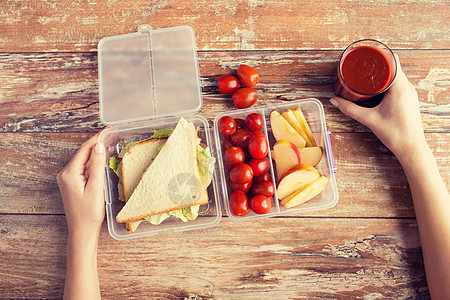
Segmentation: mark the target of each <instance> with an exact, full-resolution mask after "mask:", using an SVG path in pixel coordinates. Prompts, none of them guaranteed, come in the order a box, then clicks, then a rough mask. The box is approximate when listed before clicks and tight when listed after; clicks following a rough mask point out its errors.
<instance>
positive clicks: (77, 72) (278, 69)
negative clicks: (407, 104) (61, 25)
mask: <svg viewBox="0 0 450 300" xmlns="http://www.w3.org/2000/svg"><path fill="white" fill-rule="evenodd" d="M398 54H399V56H400V58H401V61H402V63H403V64H404V71H405V73H406V75H407V76H408V77H409V78H410V80H411V82H412V83H413V84H414V86H415V87H416V89H417V91H418V93H419V97H420V101H421V111H422V119H423V124H424V128H425V130H426V131H427V132H450V117H449V116H450V106H449V103H450V82H449V80H448V78H449V76H450V69H449V65H450V56H449V55H448V52H447V51H406V50H402V51H398ZM339 55H340V52H339V51H287V52H284V51H283V52H279V51H253V52H200V53H199V64H200V75H201V84H202V88H203V98H204V107H203V110H202V111H200V114H201V115H203V116H204V117H206V118H207V119H208V120H210V121H211V120H213V119H214V117H215V116H216V115H217V114H218V113H219V112H222V111H225V110H231V109H234V106H233V103H232V101H231V99H230V97H229V96H224V95H221V94H220V93H219V92H218V89H217V84H216V82H217V79H218V78H219V77H220V76H222V75H223V74H232V73H233V70H236V68H237V67H238V66H239V65H240V64H249V65H252V66H255V67H256V68H257V69H258V71H259V73H260V74H261V79H260V83H259V84H258V86H257V90H258V93H259V94H258V95H259V101H258V103H257V105H267V104H275V103H280V102H282V101H291V100H300V99H304V98H310V97H314V98H319V99H320V100H322V102H323V104H324V106H325V109H326V111H327V114H326V121H327V126H328V128H329V129H330V130H331V131H332V132H355V131H356V132H367V131H368V129H367V128H366V127H364V126H362V125H360V124H359V123H358V122H356V121H353V120H351V119H349V118H348V117H346V116H344V115H343V114H342V113H340V112H339V111H338V110H336V109H334V108H333V107H332V105H331V104H329V103H328V99H329V98H331V97H332V96H333V91H332V89H331V84H332V82H333V78H334V72H335V68H336V64H337V61H338V59H339ZM0 61H1V63H2V69H3V71H2V74H1V77H0V104H1V106H0V132H83V131H90V132H93V131H96V130H98V129H100V128H102V127H104V125H103V124H102V123H101V122H100V120H99V116H98V111H99V103H98V102H99V100H98V75H97V55H96V54H95V53H43V54H41V53H37V54H35V53H27V54H23V53H20V54H0ZM234 72H235V71H234Z"/></svg>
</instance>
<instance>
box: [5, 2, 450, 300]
mask: <svg viewBox="0 0 450 300" xmlns="http://www.w3.org/2000/svg"><path fill="white" fill-rule="evenodd" d="M449 15H450V5H448V1H445V0H444V1H443V0H432V1H423V0H409V1H406V0H399V1H366V0H356V1H343V0H342V1H333V0H325V1H296V0H287V1H278V0H241V1H233V2H232V1H226V0H214V1H207V0H200V1H196V0H183V1H173V0H163V1H157V0H150V1H147V0H145V1H144V0H121V1H117V0H96V1H94V0H89V1H80V0H76V1H69V0H61V1H56V0H45V1H44V0H43V1H39V0H29V1H19V0H5V1H1V3H0V153H1V154H0V254H1V255H0V299H61V298H62V293H63V285H64V273H65V243H66V239H67V228H66V221H65V216H64V209H63V206H62V203H61V198H60V195H59V190H58V186H57V184H56V181H55V176H56V174H57V173H58V171H59V170H61V169H62V168H63V167H64V165H65V164H66V163H67V162H68V161H69V160H70V158H71V157H72V155H73V154H74V153H75V152H76V150H77V149H78V147H79V145H80V144H81V143H82V142H83V141H84V140H86V139H87V138H88V137H90V136H91V135H92V134H93V133H94V132H97V131H98V130H99V129H101V128H103V127H104V126H105V125H104V124H102V122H101V120H100V118H99V113H98V112H99V96H98V90H99V86H98V71H97V68H98V65H97V44H98V42H99V41H100V39H102V38H103V37H107V36H113V35H119V34H127V33H133V32H136V31H137V28H138V27H139V25H142V24H149V25H151V26H152V27H153V28H167V27H172V26H181V25H188V26H191V27H192V28H193V29H194V31H195V34H196V43H197V48H198V58H199V67H200V76H201V78H200V80H201V85H202V96H203V100H204V103H203V108H202V110H201V111H200V112H199V114H201V115H202V116H204V117H205V118H206V119H207V120H208V121H209V123H210V124H212V121H213V119H214V117H215V116H216V115H217V114H218V113H220V112H222V111H227V110H231V109H234V106H233V104H232V101H231V100H230V97H229V96H224V95H221V94H220V93H219V92H218V89H217V86H216V81H217V79H218V78H219V77H220V76H222V75H224V74H233V72H235V70H236V68H237V67H238V66H239V65H241V64H248V65H251V66H253V67H255V68H256V69H257V70H258V72H259V74H260V76H261V78H260V83H259V84H258V86H257V90H258V95H259V101H258V103H257V105H266V104H277V103H285V102H287V101H292V100H299V99H303V98H309V97H314V98H317V99H319V100H320V101H321V102H322V103H323V105H324V110H325V118H326V122H327V127H328V129H329V130H330V131H331V132H332V134H331V143H332V148H333V153H334V158H335V163H336V166H337V169H338V171H337V174H336V180H337V187H338V191H339V202H338V204H337V205H336V206H335V207H334V208H332V209H329V210H323V211H316V212H308V213H303V214H294V215H289V216H285V217H275V218H268V219H259V220H252V221H248V222H234V221H233V220H231V219H230V218H228V217H226V214H225V211H223V215H224V216H223V218H222V220H221V222H220V223H219V224H218V225H217V226H216V227H213V228H209V229H203V230H195V231H188V232H167V233H164V234H161V235H157V236H153V237H151V238H143V239H137V240H129V241H122V242H119V241H116V240H114V239H112V238H111V237H110V235H109V233H108V230H107V226H106V222H105V223H104V224H103V227H102V232H101V236H100V244H99V249H98V257H99V258H98V259H99V272H100V285H101V289H102V296H103V298H104V299H305V298H306V299H312V298H327V299H352V298H357V299H381V298H383V299H386V298H390V299H428V298H429V294H428V288H427V283H426V279H425V272H424V266H423V262H422V253H421V247H420V241H419V234H418V228H417V224H416V220H415V214H414V207H413V203H412V199H411V194H410V192H409V187H408V183H407V181H406V177H405V175H404V173H403V171H402V169H401V166H400V164H399V163H398V161H397V159H396V158H395V157H394V156H393V155H392V153H391V152H390V151H389V150H388V149H387V148H386V147H384V146H383V145H382V144H381V143H380V142H379V140H378V139H377V138H376V137H375V136H374V135H373V134H372V133H371V132H370V130H368V128H366V127H365V126H363V125H361V124H359V123H357V122H355V121H353V120H351V119H350V118H348V117H346V116H345V115H343V114H342V113H341V112H340V111H339V110H337V109H336V108H334V107H333V106H332V105H330V104H329V102H328V99H329V98H330V97H332V96H333V92H332V89H331V83H332V82H333V79H334V76H335V69H336V65H337V62H338V59H339V56H340V54H341V53H342V51H343V49H344V48H345V47H346V46H347V45H348V44H350V43H351V42H353V41H355V40H358V39H361V38H375V39H378V40H380V41H382V42H385V43H386V44H387V45H388V46H390V47H391V48H392V49H393V50H394V51H395V52H396V53H397V54H398V55H399V56H400V61H401V64H402V66H403V70H404V72H405V73H406V75H407V77H408V78H409V80H410V81H411V83H412V84H413V85H414V87H415V88H416V90H417V92H418V95H419V100H420V108H421V113H422V122H423V125H424V129H425V132H426V138H427V141H428V142H429V144H430V147H431V149H432V151H433V153H434V154H435V157H436V161H437V164H438V167H439V169H440V171H441V174H442V176H443V178H444V181H445V183H446V185H447V186H449V185H450V159H449V153H450V143H449V141H450V67H449V66H450V50H449V49H450V36H449V35H448V28H450V19H449V18H448V16H449ZM174 84H176V83H174Z"/></svg>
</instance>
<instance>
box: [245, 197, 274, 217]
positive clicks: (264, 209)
mask: <svg viewBox="0 0 450 300" xmlns="http://www.w3.org/2000/svg"><path fill="white" fill-rule="evenodd" d="M271 208H272V197H266V196H264V195H256V196H254V197H253V198H252V199H251V200H250V209H251V210H253V211H254V212H255V213H257V214H260V215H262V214H266V213H268V212H269V211H270V209H271Z"/></svg>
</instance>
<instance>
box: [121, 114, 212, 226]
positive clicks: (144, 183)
mask: <svg viewBox="0 0 450 300" xmlns="http://www.w3.org/2000/svg"><path fill="white" fill-rule="evenodd" d="M196 141H197V134H196V130H195V127H194V124H192V123H190V122H187V121H186V120H185V119H184V118H180V121H179V122H178V124H177V126H176V127H175V130H174V131H173V132H172V134H171V135H170V137H169V138H168V139H167V142H166V143H165V144H164V146H163V147H162V148H161V150H160V152H159V154H158V155H157V156H156V158H155V160H154V161H153V163H152V164H151V165H150V166H149V167H148V169H147V170H146V171H145V173H144V174H143V176H142V179H141V181H140V182H139V184H138V185H137V187H136V189H135V190H134V192H133V194H132V195H131V197H130V198H129V199H128V201H127V202H126V204H125V206H124V207H123V208H122V210H121V211H120V212H119V213H118V214H117V216H116V220H117V222H119V223H124V222H134V221H139V220H142V219H143V218H145V217H147V216H151V215H156V214H161V213H165V212H169V211H172V210H176V209H181V208H185V207H190V206H193V205H203V204H206V203H207V199H206V201H205V199H204V197H202V190H203V188H202V186H201V181H200V176H199V172H198V165H197V152H196V145H197V142H196Z"/></svg>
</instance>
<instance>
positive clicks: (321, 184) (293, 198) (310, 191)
mask: <svg viewBox="0 0 450 300" xmlns="http://www.w3.org/2000/svg"><path fill="white" fill-rule="evenodd" d="M327 184H328V178H327V177H326V176H325V175H322V176H320V177H319V178H317V179H316V180H315V181H313V182H312V183H311V184H309V185H307V186H306V187H305V188H303V189H301V190H299V191H297V192H295V193H294V194H292V195H289V196H288V197H287V198H289V200H288V201H287V202H286V203H285V204H284V207H286V208H291V207H294V206H297V205H300V204H302V203H305V202H306V201H309V200H311V199H312V198H314V197H315V196H317V195H319V194H320V193H321V192H322V191H323V190H324V189H325V187H326V186H327Z"/></svg>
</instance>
